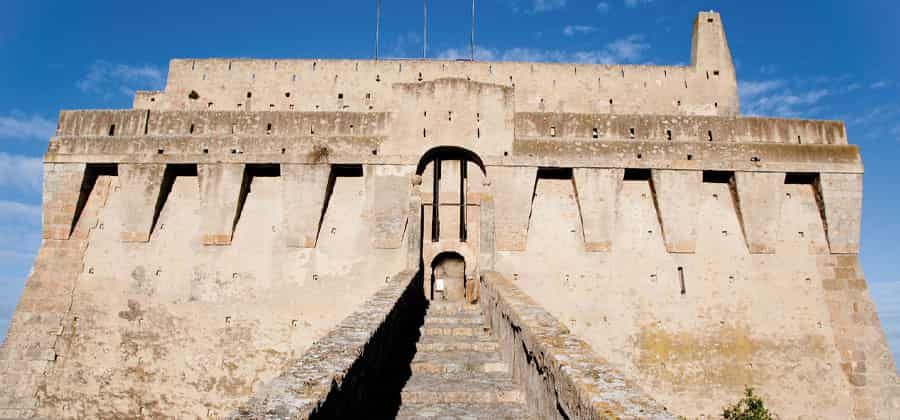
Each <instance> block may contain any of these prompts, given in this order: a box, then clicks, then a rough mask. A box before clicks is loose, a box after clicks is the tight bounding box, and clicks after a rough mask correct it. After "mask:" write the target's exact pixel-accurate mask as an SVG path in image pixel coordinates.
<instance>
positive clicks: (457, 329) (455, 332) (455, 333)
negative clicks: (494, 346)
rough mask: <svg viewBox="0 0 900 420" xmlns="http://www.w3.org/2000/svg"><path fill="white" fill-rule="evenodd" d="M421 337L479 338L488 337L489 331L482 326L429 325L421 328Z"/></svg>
mask: <svg viewBox="0 0 900 420" xmlns="http://www.w3.org/2000/svg"><path fill="white" fill-rule="evenodd" d="M421 332H422V335H423V336H452V337H479V336H488V335H490V333H491V329H490V328H487V327H484V326H461V325H459V324H429V323H428V322H427V321H426V322H425V325H424V326H422V328H421Z"/></svg>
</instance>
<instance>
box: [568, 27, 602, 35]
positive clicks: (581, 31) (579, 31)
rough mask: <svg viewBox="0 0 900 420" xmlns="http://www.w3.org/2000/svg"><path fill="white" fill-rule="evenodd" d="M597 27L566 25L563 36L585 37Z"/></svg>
mask: <svg viewBox="0 0 900 420" xmlns="http://www.w3.org/2000/svg"><path fill="white" fill-rule="evenodd" d="M596 30H597V27H595V26H589V25H566V27H564V28H563V35H565V36H575V35H586V34H589V33H591V32H595V31H596Z"/></svg>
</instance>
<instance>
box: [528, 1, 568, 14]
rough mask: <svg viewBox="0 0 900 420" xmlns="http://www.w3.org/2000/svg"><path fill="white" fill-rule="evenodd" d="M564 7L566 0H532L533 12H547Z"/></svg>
mask: <svg viewBox="0 0 900 420" xmlns="http://www.w3.org/2000/svg"><path fill="white" fill-rule="evenodd" d="M563 7H566V0H534V8H533V10H534V12H536V13H539V12H549V11H551V10H556V9H562V8H563Z"/></svg>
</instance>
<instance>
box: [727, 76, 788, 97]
mask: <svg viewBox="0 0 900 420" xmlns="http://www.w3.org/2000/svg"><path fill="white" fill-rule="evenodd" d="M782 85H784V82H783V81H781V80H761V81H751V80H741V81H740V83H738V95H740V96H741V98H745V97H746V98H752V97H755V96H758V95H761V94H763V93H766V92H770V91H772V90H775V89H778V88H780V87H781V86H782Z"/></svg>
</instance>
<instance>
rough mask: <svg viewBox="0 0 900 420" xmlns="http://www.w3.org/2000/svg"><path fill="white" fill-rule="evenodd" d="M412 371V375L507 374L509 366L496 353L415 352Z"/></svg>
mask: <svg viewBox="0 0 900 420" xmlns="http://www.w3.org/2000/svg"><path fill="white" fill-rule="evenodd" d="M412 371H413V373H419V372H421V373H452V372H472V373H476V372H505V373H509V365H508V364H507V363H506V362H504V361H503V360H502V359H501V358H500V354H498V353H479V352H473V351H462V352H460V351H454V352H421V351H420V352H416V355H415V357H413V361H412Z"/></svg>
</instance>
